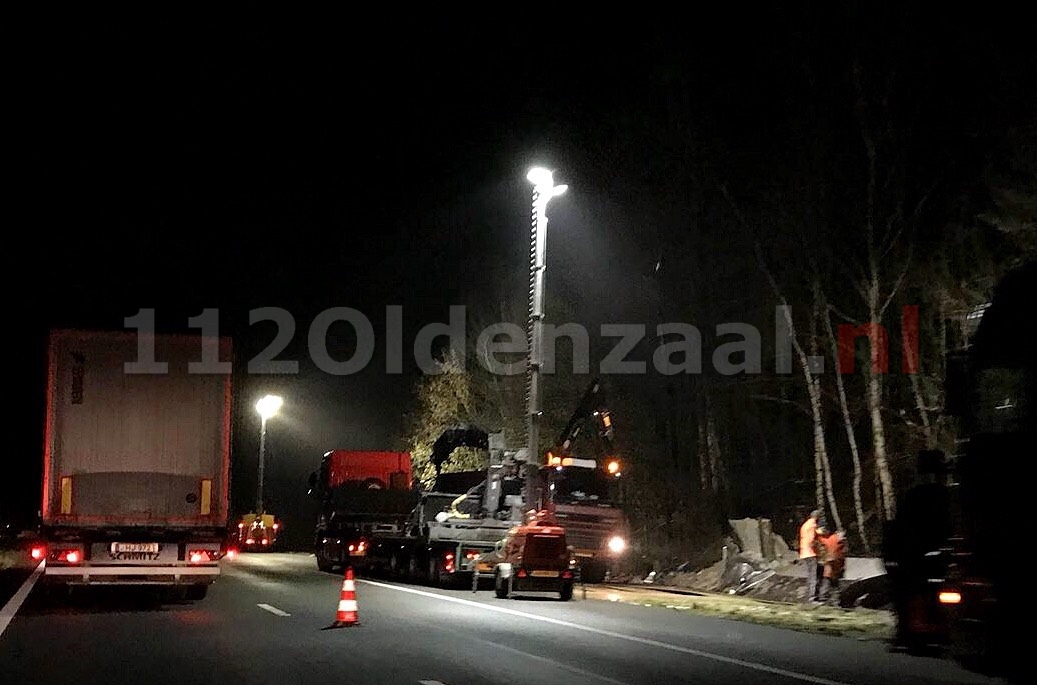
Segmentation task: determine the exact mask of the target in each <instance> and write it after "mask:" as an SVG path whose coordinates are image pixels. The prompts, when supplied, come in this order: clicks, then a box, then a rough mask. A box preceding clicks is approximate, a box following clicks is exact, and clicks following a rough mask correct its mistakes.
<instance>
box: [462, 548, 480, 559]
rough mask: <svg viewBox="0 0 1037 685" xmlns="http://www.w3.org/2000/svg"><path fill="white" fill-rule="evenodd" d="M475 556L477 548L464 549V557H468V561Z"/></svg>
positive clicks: (477, 553)
mask: <svg viewBox="0 0 1037 685" xmlns="http://www.w3.org/2000/svg"><path fill="white" fill-rule="evenodd" d="M477 556H479V552H478V551H477V550H474V549H466V550H465V551H464V558H465V559H468V560H469V561H471V560H472V559H474V558H476V557H477Z"/></svg>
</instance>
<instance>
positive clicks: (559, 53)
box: [3, 10, 1002, 511]
mask: <svg viewBox="0 0 1037 685" xmlns="http://www.w3.org/2000/svg"><path fill="white" fill-rule="evenodd" d="M736 14H739V16H738V17H737V18H738V21H737V22H736V21H735V18H736V17H735V16H733V15H732V16H729V17H721V16H714V17H708V18H707V17H698V19H697V21H695V22H694V23H693V25H691V26H690V27H683V26H682V27H677V26H674V25H673V24H672V22H667V21H658V22H655V23H653V24H646V25H641V26H638V25H633V24H631V23H629V22H626V21H623V22H615V25H614V26H613V27H612V28H611V29H606V30H602V29H598V28H595V27H594V26H595V25H596V22H591V21H590V20H586V19H585V20H584V21H582V22H572V23H570V22H565V21H558V22H553V21H551V20H550V17H540V16H536V17H534V14H533V13H530V12H524V13H523V16H522V17H521V18H518V17H516V18H513V19H512V20H511V24H512V25H513V28H511V29H506V28H502V25H503V24H504V23H505V22H504V20H501V21H499V22H493V23H486V24H484V25H482V26H475V25H471V26H467V27H465V26H460V27H459V26H458V25H454V24H450V23H444V24H443V25H442V26H436V25H434V24H431V23H429V24H425V23H423V22H421V21H415V22H414V23H413V24H412V26H411V27H410V28H402V27H399V26H397V25H396V24H395V22H396V21H398V20H399V18H398V17H397V18H395V19H394V20H393V21H394V23H393V24H386V23H379V22H373V23H371V24H368V23H367V22H353V23H351V24H349V25H342V24H340V23H339V22H337V21H335V22H331V21H327V20H318V19H314V20H313V22H312V23H305V22H299V23H295V24H291V25H289V23H288V22H279V21H273V20H271V21H269V22H267V23H266V24H265V25H262V26H261V25H260V24H258V23H247V22H243V23H241V24H224V25H215V24H214V25H211V26H205V25H193V26H177V27H173V26H172V25H168V24H162V25H159V24H147V25H143V26H138V27H136V28H133V29H129V27H127V26H122V25H120V24H117V23H112V24H107V25H100V24H98V25H96V26H86V25H76V26H66V27H63V28H62V27H47V28H46V29H43V28H36V29H33V30H31V31H27V32H25V33H23V34H22V35H21V37H20V41H19V42H20V44H22V45H23V46H24V50H22V51H21V52H20V54H19V59H18V62H17V65H16V72H17V74H16V77H15V83H14V85H13V88H14V90H15V91H16V92H14V93H10V95H11V96H12V97H9V98H8V102H7V107H6V109H7V110H8V113H9V114H10V113H12V112H13V114H14V117H13V119H14V120H15V121H16V122H17V124H16V125H13V124H12V123H11V121H12V120H9V124H8V129H7V130H8V135H9V140H8V143H9V144H8V146H7V147H8V148H9V149H10V148H13V151H14V153H15V154H14V156H13V158H10V157H9V163H12V162H13V166H9V169H11V170H13V171H14V179H13V183H9V188H10V189H11V190H12V191H13V193H12V196H13V198H14V199H15V201H16V203H17V201H18V200H21V201H22V203H24V207H25V210H24V211H20V212H12V211H11V210H10V209H9V210H8V217H7V221H6V222H5V224H6V225H7V228H8V231H7V239H8V242H7V249H6V254H7V256H8V260H7V261H8V266H9V272H10V269H11V267H13V268H15V269H17V272H18V275H17V276H16V277H15V280H14V281H13V284H14V285H13V287H10V288H9V297H10V299H11V300H12V301H13V302H14V303H15V309H14V312H13V314H12V315H10V316H9V317H8V319H7V320H8V333H9V335H13V337H14V338H15V339H16V342H15V345H14V348H13V350H12V352H13V355H14V357H13V358H14V360H15V361H14V366H15V367H16V371H17V373H16V378H17V379H18V385H17V388H18V391H17V392H16V393H14V394H13V396H14V397H16V398H18V399H17V404H18V412H19V413H17V414H16V415H15V416H17V419H16V420H15V421H13V422H12V423H11V424H9V425H10V427H11V428H10V430H9V433H8V434H9V435H14V437H15V442H14V450H13V456H12V457H9V462H10V461H11V460H12V459H13V460H14V461H15V462H16V464H15V466H14V471H13V473H12V474H11V477H10V478H7V477H5V478H4V479H3V481H4V482H3V486H4V491H3V501H4V502H5V504H6V506H8V507H10V508H11V509H12V510H18V511H21V510H24V509H26V508H28V509H30V510H31V509H32V507H34V506H35V500H36V493H37V492H38V486H37V481H38V469H37V462H38V459H39V458H38V455H39V451H40V445H39V443H40V434H41V430H40V429H39V421H40V411H39V410H40V406H41V402H42V396H41V394H40V392H39V390H40V387H41V386H42V380H43V379H42V375H41V374H42V344H43V331H44V330H46V328H47V327H48V326H52V325H58V324H73V323H82V324H88V325H105V326H116V327H118V326H121V324H122V317H124V316H127V315H130V314H133V313H135V312H136V311H137V309H138V308H139V307H154V308H155V309H156V310H157V312H158V318H159V321H160V325H163V326H166V327H171V328H178V327H180V328H182V327H184V326H185V325H186V319H187V317H188V316H191V315H194V314H197V313H198V312H199V311H200V310H201V308H202V307H218V308H219V309H220V313H221V323H222V325H223V327H224V328H225V329H227V330H228V331H229V332H233V333H234V334H235V335H236V336H238V340H239V343H238V344H239V347H240V348H241V349H243V350H244V351H245V353H246V354H250V353H254V352H255V351H256V350H258V349H262V348H263V347H265V345H266V344H267V342H268V341H269V340H270V337H269V336H271V335H272V332H271V330H270V329H266V330H265V331H264V329H263V327H261V326H253V327H251V329H250V328H249V327H248V326H247V318H246V317H247V312H248V310H249V309H250V308H254V307H261V306H281V307H284V308H286V309H288V310H289V311H291V312H292V313H293V315H294V316H295V318H296V321H297V324H298V329H297V331H296V342H297V343H299V344H300V345H302V344H304V343H305V337H304V335H305V331H306V327H307V326H308V319H309V318H311V317H312V316H313V315H314V314H316V313H317V312H319V311H321V310H322V309H324V308H326V307H331V306H352V307H355V308H357V309H360V310H361V311H363V312H364V313H365V314H367V315H368V316H369V317H370V318H371V319H372V321H373V322H374V323H375V329H376V331H378V330H379V327H380V319H381V317H382V312H383V311H384V307H385V305H388V304H400V305H403V306H404V312H405V320H406V325H407V327H408V332H409V334H410V335H411V337H410V338H407V337H405V340H412V339H413V337H412V336H413V332H414V331H415V330H416V329H417V327H418V326H420V325H422V324H423V323H425V322H428V321H432V320H442V321H445V320H446V319H445V317H446V312H447V307H448V305H450V304H458V303H459V304H463V303H465V302H467V301H468V298H470V296H471V295H472V294H473V293H478V292H481V291H483V290H485V289H486V288H488V287H491V286H492V285H493V282H494V281H495V280H499V279H500V278H501V276H502V275H507V276H508V277H515V276H517V277H518V282H519V283H520V284H521V283H522V280H523V273H524V269H525V257H526V254H525V250H526V249H527V245H526V242H527V230H528V208H527V207H528V193H529V186H528V183H527V182H526V180H525V171H526V169H527V168H528V167H529V166H530V165H531V164H533V163H543V164H545V165H548V166H551V167H554V168H556V169H558V172H557V175H556V178H557V179H558V181H559V182H567V183H569V184H570V186H571V192H570V194H569V196H567V197H566V201H565V202H558V203H556V204H553V205H552V210H551V217H552V229H554V228H555V227H558V228H557V230H554V232H553V233H552V234H551V236H552V238H551V244H550V250H549V257H548V258H549V262H550V264H551V271H550V272H549V273H550V274H551V277H552V278H554V279H555V280H554V281H553V282H552V283H551V287H552V288H555V289H556V292H559V291H562V290H565V291H566V292H568V293H570V294H572V293H575V294H578V296H579V306H578V312H579V313H580V314H581V316H583V317H584V318H585V319H586V320H587V321H597V320H602V319H605V318H613V319H617V318H618V319H622V318H624V317H636V316H638V315H640V310H639V309H638V304H637V303H638V301H639V300H638V299H637V297H636V296H634V295H631V294H630V289H628V288H624V287H621V284H622V283H624V282H625V280H626V279H629V282H631V283H636V282H637V274H638V273H639V270H640V269H643V267H644V265H645V264H646V263H648V262H649V261H650V260H651V257H652V254H653V251H654V250H655V249H656V247H655V244H656V243H655V242H654V240H655V239H654V237H653V236H657V235H658V232H659V231H661V230H665V229H666V227H665V226H664V227H663V228H659V227H658V226H646V225H645V224H646V223H648V222H647V221H646V220H645V218H644V215H643V214H641V213H640V210H641V209H642V208H643V207H644V206H645V205H650V204H651V203H652V198H651V196H650V195H646V194H645V189H647V188H651V187H652V186H653V185H658V184H659V179H660V178H661V177H665V176H666V174H667V170H666V169H665V168H663V167H661V166H657V165H653V157H652V153H651V150H647V151H643V153H642V154H631V152H630V149H631V147H633V146H634V143H632V142H631V141H632V140H634V141H636V140H637V138H636V136H644V131H643V130H642V129H643V127H644V126H645V125H646V124H645V123H644V122H645V121H646V117H647V116H648V114H647V113H650V114H651V116H654V117H662V118H665V110H666V108H667V106H668V104H667V103H668V102H672V101H683V100H685V99H687V100H689V101H691V102H692V105H691V107H690V111H691V112H693V121H692V122H690V125H693V126H695V127H696V128H697V129H698V130H699V131H700V133H699V137H700V139H701V140H704V141H707V142H706V143H705V144H708V145H709V146H711V147H715V148H717V149H725V148H726V149H730V151H731V153H730V157H729V160H730V164H731V167H732V169H734V170H735V172H737V170H738V169H739V168H741V167H758V166H759V164H761V163H763V162H764V160H767V159H770V158H772V156H773V154H774V153H775V151H776V150H779V149H780V148H781V144H782V141H785V142H786V143H787V141H788V139H790V138H793V139H794V138H795V137H796V136H804V135H809V132H804V131H802V130H797V129H795V121H794V117H789V116H788V113H789V112H790V111H794V110H795V108H796V107H797V103H798V100H797V98H799V96H800V94H799V93H797V92H795V91H794V90H791V89H790V88H789V85H788V84H789V83H791V81H792V79H791V77H789V76H788V74H789V73H790V72H793V71H795V70H796V69H797V68H799V67H798V65H799V64H800V63H801V61H802V60H804V59H809V60H812V61H813V63H815V64H819V65H821V69H822V72H823V68H824V64H825V55H826V52H827V51H832V50H835V49H836V48H837V47H838V46H839V44H841V43H843V42H845V39H846V36H848V35H856V29H857V27H856V24H855V21H853V20H847V19H845V18H839V17H832V16H827V15H826V13H825V11H824V10H810V11H808V10H799V11H797V12H788V11H780V10H770V11H769V12H767V13H764V14H760V15H758V16H756V17H755V20H754V19H751V18H749V17H746V16H745V14H747V12H741V13H736ZM440 21H441V22H442V21H444V20H443V19H440ZM940 21H941V22H942V24H941V25H933V24H928V23H926V22H923V21H921V20H919V21H918V28H917V31H916V32H915V33H914V34H912V35H916V36H917V37H918V41H917V43H916V44H913V45H904V44H899V45H889V46H884V45H883V44H882V42H883V38H882V33H883V32H882V30H881V28H877V29H876V28H873V29H872V30H870V31H862V32H861V35H863V36H865V37H862V38H860V40H861V41H862V44H864V45H866V46H867V47H868V49H873V50H875V51H882V50H886V49H887V47H888V49H889V50H890V51H892V53H893V54H892V56H891V57H890V59H897V58H898V57H897V56H898V55H900V56H902V57H903V58H904V59H910V60H911V61H910V62H909V64H910V65H912V66H910V67H909V68H918V69H926V68H928V67H925V66H924V65H925V64H927V63H928V62H933V61H936V62H939V61H941V60H943V61H944V62H946V65H947V66H946V69H944V70H943V72H941V73H945V74H952V73H953V74H956V76H955V78H958V77H960V78H961V79H962V81H963V82H964V83H965V84H966V86H967V87H979V86H980V85H981V84H983V83H985V82H986V79H987V78H988V77H989V78H996V75H994V74H989V75H987V74H984V73H983V69H985V68H988V67H989V65H991V64H994V65H996V64H998V63H999V60H1000V59H1002V58H1001V57H997V58H994V57H991V51H992V50H997V49H1000V48H998V47H997V46H998V45H999V41H997V40H995V39H994V38H993V36H994V34H993V33H992V32H987V31H986V30H985V29H983V28H982V27H980V26H978V24H975V22H976V19H975V17H972V18H970V21H969V22H966V21H964V19H963V20H962V21H960V22H957V23H955V20H954V18H953V17H949V16H948V15H946V14H943V15H942V18H941V19H940ZM537 23H541V24H543V30H542V31H541V32H540V33H539V35H538V38H537V39H532V38H531V36H532V34H533V33H534V31H533V28H534V27H535V25H536V24H537ZM872 23H873V24H874V25H875V26H879V27H881V20H879V19H875V20H873V21H872ZM970 24H971V26H970ZM159 26H162V28H159ZM948 26H950V27H951V29H950V30H949V31H947V27H948ZM966 46H968V47H969V49H975V50H976V52H975V53H972V54H969V53H968V51H967V50H963V49H962V48H964V47H966ZM901 53H903V54H901ZM973 58H974V60H975V63H973ZM927 61H928V62H927ZM919 65H922V66H919ZM819 78H820V79H821V80H822V81H823V80H824V78H825V75H824V73H821V74H820V76H819ZM674 92H677V93H683V94H684V95H680V96H678V97H677V99H676V100H673V94H674ZM972 114H974V113H969V112H965V113H963V114H962V116H963V117H966V118H967V117H968V116H970V115H972ZM628 129H629V131H631V132H632V134H631V136H628V135H627V132H628ZM666 135H667V134H666V133H664V132H660V136H659V139H658V140H657V141H655V145H658V146H660V147H663V148H665V147H667V146H668V145H669V144H670V142H669V139H667V138H666V137H665V136H666ZM18 204H21V203H18ZM8 206H9V207H10V206H12V205H11V204H9V205H8ZM16 217H17V218H16ZM562 227H565V230H564V231H563V230H562ZM15 236H17V238H15ZM26 260H27V263H26ZM606 284H607V285H606ZM379 341H380V342H379V349H381V348H382V337H381V336H380V337H379ZM296 347H298V346H296ZM296 347H293V350H294V352H295V353H299V352H300V350H298V349H296ZM300 358H302V357H300ZM377 361H378V360H377V357H376V361H375V365H374V367H373V368H370V369H368V370H367V371H365V372H364V373H361V374H358V375H357V376H355V377H348V378H328V377H327V376H324V375H322V374H320V373H315V372H313V370H312V368H308V367H307V364H306V363H305V360H304V363H303V367H304V373H303V374H302V375H301V376H299V377H295V378H274V379H263V378H249V379H244V380H243V381H242V388H241V397H242V398H243V402H244V403H245V404H244V405H243V410H242V412H241V415H240V416H238V417H237V419H238V421H237V426H236V430H237V435H238V440H237V441H236V452H237V453H236V455H235V465H236V466H238V465H240V466H239V472H240V474H241V478H242V479H243V481H242V482H244V483H245V485H244V489H247V487H248V478H249V477H250V476H249V474H248V473H247V472H248V469H249V468H252V469H254V463H253V462H254V457H253V455H254V450H255V443H256V441H257V437H258V436H255V437H254V436H253V435H252V434H253V433H257V432H258V420H257V419H256V418H255V417H254V415H253V412H252V411H251V409H250V407H249V405H250V404H251V402H252V401H253V400H254V397H258V396H259V394H261V393H262V392H265V391H266V389H267V388H275V389H277V390H279V391H281V392H283V393H284V395H285V397H286V400H287V401H288V402H289V404H288V405H287V406H286V415H285V417H283V418H282V419H280V420H279V425H278V426H277V431H278V434H277V435H275V436H273V437H272V440H273V444H272V449H273V457H274V459H275V460H278V459H279V460H280V461H279V462H277V464H276V465H275V466H274V467H272V468H273V470H274V471H275V472H278V473H280V475H281V477H283V478H284V479H285V483H287V482H288V481H291V480H292V479H294V478H296V477H298V475H299V474H303V476H304V474H305V473H306V472H308V470H309V469H310V468H311V467H312V462H314V461H315V460H316V459H317V458H318V456H319V454H320V453H321V452H323V451H324V450H325V449H328V448H331V447H338V446H355V447H367V448H378V447H382V446H385V445H386V444H387V443H388V442H389V441H390V440H392V439H393V438H394V436H395V434H394V432H393V431H394V429H395V428H396V427H397V425H396V420H397V419H398V417H399V416H400V414H401V413H402V411H403V409H404V403H405V400H406V398H407V396H408V395H407V393H408V392H409V390H410V384H411V382H412V380H413V376H412V375H410V376H397V377H387V376H386V375H385V374H384V373H383V372H382V371H381V370H380V369H379V368H378V367H377ZM278 469H280V471H278ZM285 483H282V484H281V485H279V486H277V487H284V488H294V487H295V485H294V483H293V484H291V485H290V486H289V485H286V484H285ZM235 485H237V483H235ZM299 487H300V488H301V487H302V485H301V484H300V485H299ZM244 489H243V491H244ZM26 493H29V494H26ZM294 496H295V495H294V494H293V495H292V497H294ZM285 497H286V498H288V497H289V496H288V495H285ZM245 501H246V502H247V501H248V499H247V497H246V498H245Z"/></svg>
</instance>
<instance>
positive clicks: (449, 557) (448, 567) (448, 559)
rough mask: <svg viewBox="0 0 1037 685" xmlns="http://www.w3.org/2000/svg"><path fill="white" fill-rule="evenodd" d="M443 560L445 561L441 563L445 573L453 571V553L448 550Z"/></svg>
mask: <svg viewBox="0 0 1037 685" xmlns="http://www.w3.org/2000/svg"><path fill="white" fill-rule="evenodd" d="M443 560H444V561H445V563H444V564H443V570H444V571H446V572H447V573H453V572H454V555H453V554H452V553H449V552H448V553H447V554H446V556H444V557H443Z"/></svg>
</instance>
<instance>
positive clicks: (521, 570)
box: [515, 568, 526, 578]
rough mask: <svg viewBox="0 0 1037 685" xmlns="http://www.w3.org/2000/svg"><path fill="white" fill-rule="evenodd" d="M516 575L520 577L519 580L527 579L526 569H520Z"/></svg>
mask: <svg viewBox="0 0 1037 685" xmlns="http://www.w3.org/2000/svg"><path fill="white" fill-rule="evenodd" d="M515 575H516V576H518V577H519V578H525V577H526V569H524V568H520V569H519V570H518V572H517V573H516V574H515Z"/></svg>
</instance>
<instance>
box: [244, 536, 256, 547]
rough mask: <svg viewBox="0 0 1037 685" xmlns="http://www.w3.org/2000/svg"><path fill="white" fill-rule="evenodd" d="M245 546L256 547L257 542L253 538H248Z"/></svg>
mask: <svg viewBox="0 0 1037 685" xmlns="http://www.w3.org/2000/svg"><path fill="white" fill-rule="evenodd" d="M245 544H246V545H254V544H256V541H255V540H253V539H252V538H248V539H247V540H245Z"/></svg>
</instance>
